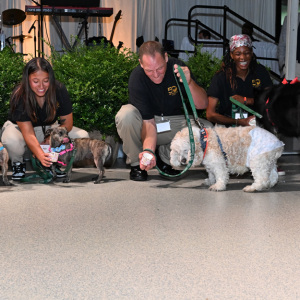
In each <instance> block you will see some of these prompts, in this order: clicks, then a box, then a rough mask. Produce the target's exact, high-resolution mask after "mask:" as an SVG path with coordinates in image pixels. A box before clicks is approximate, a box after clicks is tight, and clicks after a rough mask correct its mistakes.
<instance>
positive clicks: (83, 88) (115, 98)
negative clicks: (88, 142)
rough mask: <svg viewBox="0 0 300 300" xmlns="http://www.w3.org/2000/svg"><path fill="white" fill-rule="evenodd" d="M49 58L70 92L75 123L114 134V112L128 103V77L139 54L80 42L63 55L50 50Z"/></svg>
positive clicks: (105, 133)
mask: <svg viewBox="0 0 300 300" xmlns="http://www.w3.org/2000/svg"><path fill="white" fill-rule="evenodd" d="M49 59H50V60H51V62H52V65H53V69H54V72H55V77H56V79H58V80H59V81H61V82H62V83H63V84H65V86H66V88H67V90H68V92H69V94H70V97H71V100H72V104H73V115H74V124H75V126H78V127H81V128H83V129H85V130H87V131H92V130H99V131H100V132H101V134H102V135H116V126H115V115H116V113H117V112H118V110H119V109H120V107H121V106H122V105H123V104H125V103H127V102H128V79H129V75H130V73H131V71H132V69H133V68H134V67H135V66H137V65H138V56H137V55H136V54H135V53H133V52H131V51H130V50H128V49H122V50H118V49H116V48H114V47H111V46H110V45H107V44H105V43H104V42H102V43H101V44H100V45H96V44H95V45H94V46H90V47H87V46H86V45H84V44H83V43H80V44H79V45H78V46H77V47H76V48H75V49H74V51H70V52H66V53H65V54H63V55H60V54H59V53H57V52H55V51H53V52H52V55H51V57H50V58H49Z"/></svg>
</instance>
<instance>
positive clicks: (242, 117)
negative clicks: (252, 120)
mask: <svg viewBox="0 0 300 300" xmlns="http://www.w3.org/2000/svg"><path fill="white" fill-rule="evenodd" d="M246 118H248V113H247V112H244V113H243V114H242V115H241V114H240V113H235V119H246Z"/></svg>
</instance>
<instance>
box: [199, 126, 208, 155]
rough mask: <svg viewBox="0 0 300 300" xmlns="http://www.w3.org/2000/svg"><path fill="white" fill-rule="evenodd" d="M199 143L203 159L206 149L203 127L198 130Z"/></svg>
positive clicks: (205, 134)
mask: <svg viewBox="0 0 300 300" xmlns="http://www.w3.org/2000/svg"><path fill="white" fill-rule="evenodd" d="M200 143H201V148H202V151H203V159H204V156H205V154H206V149H207V130H206V129H205V128H204V127H203V128H202V129H200Z"/></svg>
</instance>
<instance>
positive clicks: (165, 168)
mask: <svg viewBox="0 0 300 300" xmlns="http://www.w3.org/2000/svg"><path fill="white" fill-rule="evenodd" d="M156 165H157V167H158V168H159V169H160V170H161V171H162V172H164V173H166V174H167V175H171V176H174V175H178V174H180V173H181V171H179V170H175V169H173V168H172V167H171V166H170V165H168V164H166V163H165V162H163V161H162V160H161V159H160V158H159V156H157V161H156ZM160 175H161V176H162V177H164V178H169V177H168V176H166V175H163V174H161V173H160Z"/></svg>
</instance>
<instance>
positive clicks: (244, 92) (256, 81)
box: [207, 64, 272, 118]
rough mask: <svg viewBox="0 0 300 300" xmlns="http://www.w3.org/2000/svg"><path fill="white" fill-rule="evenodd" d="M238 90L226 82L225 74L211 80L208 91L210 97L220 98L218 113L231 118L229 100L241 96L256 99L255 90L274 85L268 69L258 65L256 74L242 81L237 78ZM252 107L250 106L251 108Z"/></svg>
mask: <svg viewBox="0 0 300 300" xmlns="http://www.w3.org/2000/svg"><path fill="white" fill-rule="evenodd" d="M236 81H237V88H236V90H232V89H231V86H230V83H229V81H227V80H226V75H225V73H224V72H220V73H217V74H215V75H214V77H213V78H212V80H211V83H210V86H209V89H208V91H207V94H208V96H211V97H214V98H218V99H219V106H218V108H217V110H218V111H217V112H218V113H219V114H221V115H224V116H227V117H230V118H231V101H230V100H229V98H230V97H231V96H233V95H241V96H243V97H247V98H253V97H254V88H262V89H264V88H266V87H268V86H271V85H272V80H271V78H270V75H269V72H268V71H267V69H266V68H265V67H264V66H263V65H261V64H257V66H256V69H255V72H254V73H252V72H250V73H249V74H248V75H247V77H246V80H245V81H244V80H242V79H241V78H240V77H236ZM249 107H250V106H249Z"/></svg>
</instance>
